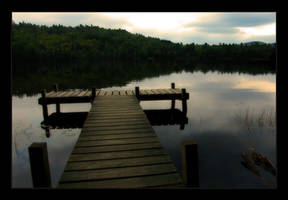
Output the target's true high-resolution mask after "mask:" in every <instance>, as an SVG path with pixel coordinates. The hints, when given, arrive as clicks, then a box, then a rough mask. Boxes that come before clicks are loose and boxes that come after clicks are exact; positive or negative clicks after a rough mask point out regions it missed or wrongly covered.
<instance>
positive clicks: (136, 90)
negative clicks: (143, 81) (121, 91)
mask: <svg viewBox="0 0 288 200" xmlns="http://www.w3.org/2000/svg"><path fill="white" fill-rule="evenodd" d="M135 95H136V98H137V99H138V97H139V87H138V86H137V87H135Z"/></svg>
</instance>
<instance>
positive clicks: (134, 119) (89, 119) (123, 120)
mask: <svg viewBox="0 0 288 200" xmlns="http://www.w3.org/2000/svg"><path fill="white" fill-rule="evenodd" d="M127 121H129V122H133V121H146V122H149V121H148V120H147V119H146V118H144V117H143V116H140V117H136V118H134V117H133V118H130V119H126V118H112V119H103V118H99V117H98V118H94V117H89V118H87V119H86V123H104V124H105V123H115V122H116V123H120V122H124V123H125V122H127Z"/></svg>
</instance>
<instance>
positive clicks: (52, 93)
mask: <svg viewBox="0 0 288 200" xmlns="http://www.w3.org/2000/svg"><path fill="white" fill-rule="evenodd" d="M56 94H57V92H55V91H51V92H47V93H46V97H52V96H55V95H56Z"/></svg>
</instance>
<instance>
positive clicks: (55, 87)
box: [54, 83, 60, 113]
mask: <svg viewBox="0 0 288 200" xmlns="http://www.w3.org/2000/svg"><path fill="white" fill-rule="evenodd" d="M54 91H55V92H58V84H57V83H55V84H54ZM56 112H57V113H60V103H56Z"/></svg>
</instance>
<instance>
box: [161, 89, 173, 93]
mask: <svg viewBox="0 0 288 200" xmlns="http://www.w3.org/2000/svg"><path fill="white" fill-rule="evenodd" d="M163 90H164V91H165V92H166V93H167V94H175V92H174V91H173V90H171V89H163Z"/></svg>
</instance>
